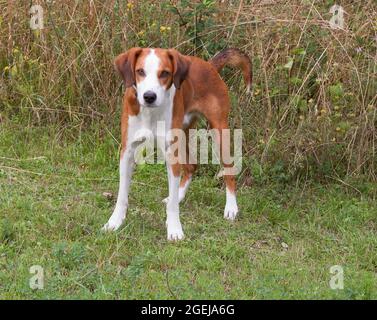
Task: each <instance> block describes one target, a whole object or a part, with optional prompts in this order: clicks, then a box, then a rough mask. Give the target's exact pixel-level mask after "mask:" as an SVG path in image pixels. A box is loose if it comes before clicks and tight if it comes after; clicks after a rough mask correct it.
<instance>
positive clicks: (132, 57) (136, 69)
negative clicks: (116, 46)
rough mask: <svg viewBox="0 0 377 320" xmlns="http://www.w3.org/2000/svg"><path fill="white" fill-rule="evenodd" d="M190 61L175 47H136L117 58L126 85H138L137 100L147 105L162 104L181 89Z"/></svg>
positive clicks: (156, 105)
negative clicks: (174, 90) (171, 90)
mask: <svg viewBox="0 0 377 320" xmlns="http://www.w3.org/2000/svg"><path fill="white" fill-rule="evenodd" d="M189 65H190V62H189V61H188V59H187V58H186V57H184V56H183V55H181V54H180V53H179V52H178V51H177V50H175V49H149V48H145V49H143V48H132V49H130V50H128V51H126V52H124V53H122V54H120V55H119V56H118V57H117V58H116V59H115V66H116V68H117V69H118V70H119V72H120V74H121V75H122V77H123V80H124V84H125V86H126V88H129V87H132V86H134V87H135V89H136V93H137V100H138V102H139V104H140V105H142V106H146V107H159V106H162V105H164V104H165V102H166V99H168V98H169V97H170V89H171V88H172V86H174V87H175V88H176V89H180V87H181V84H182V82H183V81H184V80H185V78H186V77H187V74H188V70H189Z"/></svg>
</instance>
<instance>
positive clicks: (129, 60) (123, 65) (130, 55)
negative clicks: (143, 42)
mask: <svg viewBox="0 0 377 320" xmlns="http://www.w3.org/2000/svg"><path fill="white" fill-rule="evenodd" d="M141 51H142V49H141V48H132V49H130V50H128V51H126V52H124V53H121V54H120V55H119V56H117V57H116V58H115V61H114V64H115V67H116V68H117V69H118V71H119V73H120V74H121V75H122V77H123V80H124V85H125V86H126V88H128V87H132V86H133V85H135V84H136V82H135V64H136V60H137V57H138V56H139V55H140V53H141Z"/></svg>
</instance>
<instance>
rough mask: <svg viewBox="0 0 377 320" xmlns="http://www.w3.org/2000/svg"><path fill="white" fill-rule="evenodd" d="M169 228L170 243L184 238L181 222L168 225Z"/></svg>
mask: <svg viewBox="0 0 377 320" xmlns="http://www.w3.org/2000/svg"><path fill="white" fill-rule="evenodd" d="M167 227H168V240H169V241H178V240H182V239H183V238H184V234H183V230H182V225H181V223H180V222H179V221H178V222H176V223H167Z"/></svg>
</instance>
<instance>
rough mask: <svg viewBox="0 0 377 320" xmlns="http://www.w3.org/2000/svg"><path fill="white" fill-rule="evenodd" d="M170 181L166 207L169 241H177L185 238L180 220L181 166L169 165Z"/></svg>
mask: <svg viewBox="0 0 377 320" xmlns="http://www.w3.org/2000/svg"><path fill="white" fill-rule="evenodd" d="M167 171H168V180H169V199H168V202H167V205H166V216H167V217H166V227H167V232H168V240H171V241H176V240H181V239H183V237H184V234H183V230H182V225H181V221H180V219H179V181H180V174H179V173H180V165H179V164H173V165H171V164H169V163H167Z"/></svg>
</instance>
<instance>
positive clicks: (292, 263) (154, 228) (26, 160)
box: [0, 124, 377, 299]
mask: <svg viewBox="0 0 377 320" xmlns="http://www.w3.org/2000/svg"><path fill="white" fill-rule="evenodd" d="M72 132H73V131H68V130H62V129H60V130H58V129H56V128H53V127H50V128H24V127H22V126H16V125H8V124H2V127H1V132H0V220H1V221H0V223H1V224H0V298H3V299H14V298H15V299H25V298H36V299H43V298H47V299H55V298H63V299H75V298H82V299H89V298H94V299H100V298H104V299H141V298H145V299H149V298H156V299H174V298H179V299H205V298H210V299H212V298H213V299H270V298H271V299H295V298H297V299H298V298H304V299H308V298H317V299H331V298H336V299H376V298H377V286H376V283H377V281H376V280H377V276H376V272H377V253H376V248H377V237H376V230H377V204H376V201H375V199H374V198H373V197H375V194H374V192H375V189H373V188H374V187H375V186H373V185H362V186H361V185H360V186H358V185H357V186H353V187H354V188H358V189H359V190H361V195H360V194H359V193H358V192H356V191H355V190H354V189H353V188H352V187H348V186H346V185H344V184H332V185H319V184H315V185H313V184H308V185H305V186H304V185H300V186H293V185H288V184H286V185H281V184H280V185H274V184H264V185H258V184H257V185H254V186H253V187H247V188H242V189H241V190H240V191H239V207H240V210H241V213H240V216H239V219H238V220H237V221H236V222H235V223H230V222H228V221H226V220H224V219H223V217H222V212H223V208H224V205H225V193H224V190H223V187H222V184H221V181H218V180H216V179H215V178H214V177H212V176H209V175H208V174H206V170H203V169H202V174H201V175H200V176H197V177H195V179H194V181H193V183H192V186H191V188H190V190H189V193H188V196H187V198H186V200H185V201H184V202H183V203H182V205H181V220H182V223H183V227H184V231H185V235H186V239H185V240H184V241H182V242H179V243H169V242H167V241H166V229H165V208H164V205H163V203H162V202H161V200H162V199H163V198H164V197H165V196H166V195H167V179H166V173H165V169H164V166H163V165H155V166H151V165H150V166H141V167H138V168H137V170H136V173H135V175H134V180H133V185H132V190H131V194H130V206H129V212H128V216H127V220H126V223H125V225H124V227H123V228H122V229H121V230H120V231H118V232H115V233H102V232H100V228H101V226H102V225H103V224H104V223H105V222H106V221H107V219H108V218H109V216H110V214H111V212H112V209H113V207H114V202H115V199H114V198H113V199H108V198H106V197H105V196H104V195H103V193H104V192H111V193H113V194H114V195H116V191H117V184H118V169H117V167H118V160H117V159H118V144H117V142H116V141H115V140H114V139H113V138H111V136H110V134H109V132H108V131H107V130H103V128H102V130H99V129H93V130H90V133H89V132H87V133H81V134H77V135H76V134H73V133H72ZM114 135H115V136H117V135H116V134H114ZM285 244H286V245H285ZM32 265H41V266H42V267H43V268H44V271H45V288H44V289H43V290H32V289H30V288H29V278H30V277H31V276H32V275H31V274H30V273H29V268H30V267H31V266H32ZM332 265H342V266H343V268H344V289H343V290H331V289H330V287H329V280H330V276H331V275H330V272H329V268H330V267H331V266H332Z"/></svg>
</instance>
